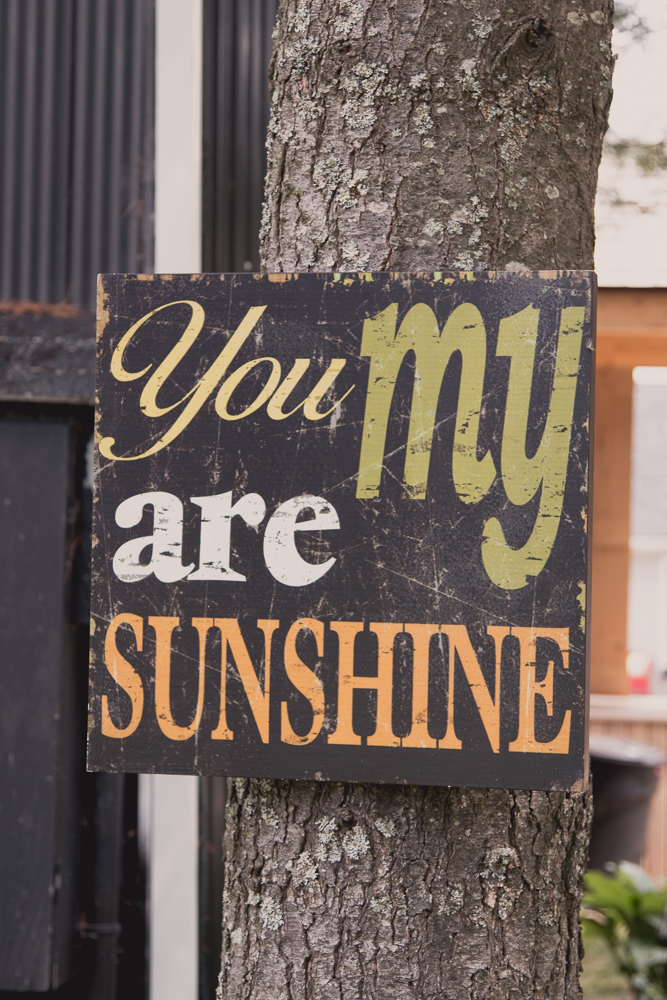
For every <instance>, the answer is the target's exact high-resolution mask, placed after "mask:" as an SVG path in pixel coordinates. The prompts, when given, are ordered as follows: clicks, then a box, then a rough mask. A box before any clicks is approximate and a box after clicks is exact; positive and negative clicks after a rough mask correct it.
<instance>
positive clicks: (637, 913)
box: [582, 861, 667, 1000]
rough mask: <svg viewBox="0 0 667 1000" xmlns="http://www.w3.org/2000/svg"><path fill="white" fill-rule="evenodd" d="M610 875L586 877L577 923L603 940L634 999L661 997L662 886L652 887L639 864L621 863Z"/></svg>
mask: <svg viewBox="0 0 667 1000" xmlns="http://www.w3.org/2000/svg"><path fill="white" fill-rule="evenodd" d="M608 867H609V869H610V872H611V874H609V875H605V874H604V872H600V871H590V872H588V874H587V875H586V882H585V885H586V891H585V893H584V909H583V911H582V922H583V924H584V926H585V928H586V930H587V932H588V934H589V935H592V934H596V935H599V936H601V937H602V938H604V940H605V941H606V942H607V944H608V945H609V947H610V949H611V953H612V955H613V957H614V961H615V962H616V964H617V966H618V968H619V969H620V971H621V972H623V973H624V974H625V975H626V976H627V977H628V979H629V981H630V984H631V986H632V988H633V990H634V992H635V995H636V997H637V998H638V1000H665V998H667V886H663V888H661V889H658V888H657V886H656V885H655V883H654V882H653V880H652V879H651V878H650V877H649V875H647V873H646V872H645V871H644V870H643V868H640V867H639V865H633V864H631V863H630V862H629V861H622V862H621V864H620V865H610V866H608Z"/></svg>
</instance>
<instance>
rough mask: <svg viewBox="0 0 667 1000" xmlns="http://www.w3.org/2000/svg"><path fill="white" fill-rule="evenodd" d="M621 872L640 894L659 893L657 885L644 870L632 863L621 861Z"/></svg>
mask: <svg viewBox="0 0 667 1000" xmlns="http://www.w3.org/2000/svg"><path fill="white" fill-rule="evenodd" d="M618 869H619V871H621V872H623V874H624V875H625V876H626V877H627V879H628V880H629V882H630V884H631V886H632V887H633V888H634V889H636V890H637V892H639V893H642V894H644V893H648V892H657V888H656V884H655V882H654V881H653V879H652V878H651V876H650V875H649V873H648V872H645V871H644V869H643V868H641V867H640V866H639V865H635V864H633V862H632V861H621V863H620V864H619V866H618Z"/></svg>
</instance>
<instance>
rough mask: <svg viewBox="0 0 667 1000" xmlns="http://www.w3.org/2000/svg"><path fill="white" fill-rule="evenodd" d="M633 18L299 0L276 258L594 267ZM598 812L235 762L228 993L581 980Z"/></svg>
mask: <svg viewBox="0 0 667 1000" xmlns="http://www.w3.org/2000/svg"><path fill="white" fill-rule="evenodd" d="M611 21H612V4H611V2H610V0H581V2H575V3H574V4H573V3H572V2H566V0H551V3H550V4H549V5H546V4H540V3H537V0H514V2H513V3H512V4H510V3H508V2H502V0H456V2H455V0H283V2H282V4H281V7H280V11H279V15H278V26H277V32H276V43H275V51H274V58H273V62H272V68H271V80H272V94H273V97H272V108H273V113H272V118H271V123H270V126H269V168H268V175H267V187H266V192H267V198H266V205H265V211H264V220H263V226H262V249H263V265H264V267H265V268H266V269H267V270H270V271H292V270H295V271H296V270H299V271H309V270H386V269H391V270H413V271H417V270H418V271H425V270H426V271H428V270H446V269H456V270H458V269H463V270H471V269H486V268H491V269H494V268H495V269H498V268H509V269H522V268H529V269H552V268H553V269H560V268H590V267H592V265H593V245H594V228H593V204H594V198H595V188H596V181H597V170H598V163H599V159H600V153H601V148H602V138H603V135H604V131H605V128H606V123H607V111H608V107H609V103H610V99H611V72H612V55H611V47H610V37H611ZM359 613H360V615H363V609H360V612H359ZM589 819H590V816H589V807H588V804H587V798H586V796H583V795H577V794H565V793H555V792H554V793H542V792H521V791H514V792H512V791H497V790H493V791H488V790H470V789H467V790H460V789H439V788H438V789H433V788H417V787H383V786H372V785H344V784H316V783H309V782H286V781H278V782H269V781H264V780H263V781H256V780H245V779H244V780H240V779H237V780H234V781H232V782H230V794H229V805H228V815H227V833H226V878H225V897H224V917H223V921H224V925H223V937H224V942H223V963H222V971H221V976H220V995H221V997H222V998H223V1000H241V998H243V1000H305V998H308V1000H330V998H331V1000H334V998H335V1000H403V998H405V1000H408V998H409V1000H415V998H419V1000H431V998H438V1000H462V998H464V997H465V998H468V997H470V998H475V1000H478V998H479V1000H481V998H493V1000H499V998H517V1000H519V998H521V1000H528V998H531V1000H533V998H535V1000H547V998H548V1000H552V998H553V1000H555V998H565V997H567V998H568V1000H573V998H577V997H580V996H581V993H580V989H579V983H578V977H579V953H580V938H579V929H578V911H579V902H580V895H581V884H582V877H583V871H584V867H585V862H586V845H587V832H588V824H589Z"/></svg>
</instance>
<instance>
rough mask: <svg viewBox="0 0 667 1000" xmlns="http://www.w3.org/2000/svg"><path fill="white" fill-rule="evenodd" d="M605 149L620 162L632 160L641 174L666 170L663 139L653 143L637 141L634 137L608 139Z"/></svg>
mask: <svg viewBox="0 0 667 1000" xmlns="http://www.w3.org/2000/svg"><path fill="white" fill-rule="evenodd" d="M605 149H608V150H609V151H610V152H612V153H613V154H614V156H615V157H616V158H617V159H618V160H620V161H621V163H626V162H627V161H628V160H633V161H634V162H635V164H636V165H637V166H638V167H639V169H640V170H641V172H642V173H643V174H646V175H648V174H655V173H656V172H657V171H658V170H667V143H666V142H665V140H664V139H663V141H662V142H653V143H649V142H639V141H638V140H636V139H618V140H617V141H612V140H611V139H608V140H607V141H606V142H605Z"/></svg>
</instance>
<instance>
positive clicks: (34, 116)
mask: <svg viewBox="0 0 667 1000" xmlns="http://www.w3.org/2000/svg"><path fill="white" fill-rule="evenodd" d="M153 108H154V0H0V142H1V144H2V156H1V157H0V299H2V300H5V301H7V300H13V299H19V300H24V301H40V302H61V301H68V302H71V303H73V304H74V305H77V306H83V307H88V308H92V307H94V302H95V278H96V275H97V273H98V272H99V271H141V270H149V269H150V268H151V266H152V232H153V219H152V211H153V206H152V188H153V118H154V111H153Z"/></svg>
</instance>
